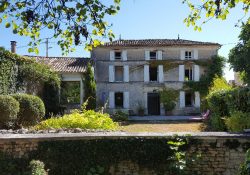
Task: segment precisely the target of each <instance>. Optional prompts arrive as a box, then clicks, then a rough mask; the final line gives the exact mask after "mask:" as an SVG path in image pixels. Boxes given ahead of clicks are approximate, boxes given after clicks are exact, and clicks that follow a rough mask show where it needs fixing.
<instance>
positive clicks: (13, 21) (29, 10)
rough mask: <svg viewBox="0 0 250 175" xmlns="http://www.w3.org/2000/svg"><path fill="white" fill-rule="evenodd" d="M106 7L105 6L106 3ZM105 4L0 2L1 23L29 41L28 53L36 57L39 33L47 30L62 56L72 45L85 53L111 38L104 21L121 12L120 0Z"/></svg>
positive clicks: (96, 0)
mask: <svg viewBox="0 0 250 175" xmlns="http://www.w3.org/2000/svg"><path fill="white" fill-rule="evenodd" d="M106 3H107V2H106ZM107 4H108V5H106V4H104V3H103V2H102V1H100V0H83V1H81V0H39V1H36V0H21V1H9V0H2V1H0V23H4V24H3V25H5V27H6V28H10V27H12V30H13V33H14V34H19V35H21V36H23V35H24V36H28V37H30V38H31V42H30V43H29V46H30V48H29V49H28V51H29V52H35V53H38V52H39V50H38V45H39V44H40V42H41V41H42V40H41V38H40V33H41V31H42V30H43V29H47V30H49V32H48V31H46V32H47V33H52V36H48V37H51V38H52V37H53V38H58V45H59V46H60V47H61V49H62V51H63V53H67V52H69V51H73V50H74V48H73V45H79V44H82V43H81V41H83V44H85V49H87V50H91V48H92V47H93V46H97V45H99V44H101V42H100V38H103V37H108V38H109V39H110V40H112V39H113V38H114V34H113V33H112V31H111V30H110V29H109V27H110V26H109V24H108V23H107V22H106V21H105V17H106V16H107V15H114V14H116V13H117V11H118V10H119V9H120V7H119V4H120V0H113V1H111V2H108V3H107Z"/></svg>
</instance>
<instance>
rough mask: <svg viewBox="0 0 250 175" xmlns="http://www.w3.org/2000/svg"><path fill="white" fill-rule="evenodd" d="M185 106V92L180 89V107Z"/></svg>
mask: <svg viewBox="0 0 250 175" xmlns="http://www.w3.org/2000/svg"><path fill="white" fill-rule="evenodd" d="M184 107H185V92H184V91H180V108H184Z"/></svg>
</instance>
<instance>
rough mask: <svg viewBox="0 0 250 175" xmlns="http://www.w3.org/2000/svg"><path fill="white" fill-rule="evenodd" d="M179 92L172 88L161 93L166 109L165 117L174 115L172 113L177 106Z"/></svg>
mask: <svg viewBox="0 0 250 175" xmlns="http://www.w3.org/2000/svg"><path fill="white" fill-rule="evenodd" d="M177 97H178V92H177V91H176V90H174V89H171V88H163V90H162V91H160V100H161V103H162V104H163V106H164V109H165V115H172V114H173V113H172V111H173V109H174V108H175V106H176V101H177Z"/></svg>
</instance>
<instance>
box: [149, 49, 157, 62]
mask: <svg viewBox="0 0 250 175" xmlns="http://www.w3.org/2000/svg"><path fill="white" fill-rule="evenodd" d="M149 56H150V60H156V57H157V54H156V52H155V51H151V52H150V54H149Z"/></svg>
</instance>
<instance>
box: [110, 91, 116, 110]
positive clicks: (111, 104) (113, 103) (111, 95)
mask: <svg viewBox="0 0 250 175" xmlns="http://www.w3.org/2000/svg"><path fill="white" fill-rule="evenodd" d="M109 108H111V109H112V108H115V93H114V92H109Z"/></svg>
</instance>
